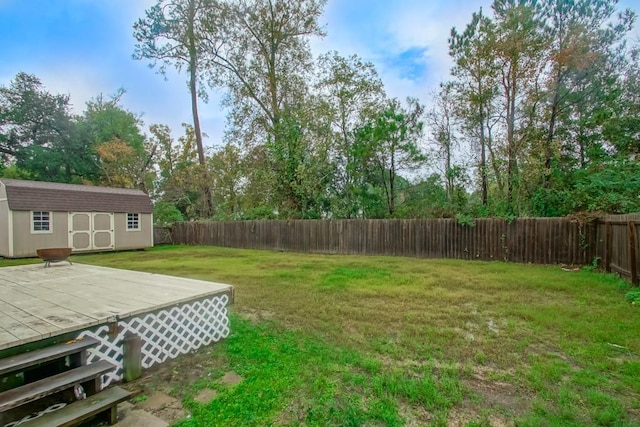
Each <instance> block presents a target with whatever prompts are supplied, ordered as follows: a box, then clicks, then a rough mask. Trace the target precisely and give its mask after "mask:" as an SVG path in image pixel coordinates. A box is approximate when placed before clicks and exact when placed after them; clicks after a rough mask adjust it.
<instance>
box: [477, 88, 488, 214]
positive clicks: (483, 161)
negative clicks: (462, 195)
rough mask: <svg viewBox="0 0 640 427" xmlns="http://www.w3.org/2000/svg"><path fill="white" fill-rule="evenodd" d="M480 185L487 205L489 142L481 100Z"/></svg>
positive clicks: (483, 203) (479, 91)
mask: <svg viewBox="0 0 640 427" xmlns="http://www.w3.org/2000/svg"><path fill="white" fill-rule="evenodd" d="M481 90H482V89H481V86H480V85H479V87H478V93H482V92H481ZM479 118H480V120H479V122H480V187H481V190H480V192H481V194H482V206H487V204H488V197H489V196H488V189H487V187H488V185H487V151H486V146H487V143H486V141H485V135H484V105H483V103H482V101H481V102H480V117H479Z"/></svg>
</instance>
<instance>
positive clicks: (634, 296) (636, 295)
mask: <svg viewBox="0 0 640 427" xmlns="http://www.w3.org/2000/svg"><path fill="white" fill-rule="evenodd" d="M624 297H625V298H626V299H627V301H629V302H631V303H637V304H640V290H639V289H634V290H632V291H629V292H627V293H626V294H625V295H624Z"/></svg>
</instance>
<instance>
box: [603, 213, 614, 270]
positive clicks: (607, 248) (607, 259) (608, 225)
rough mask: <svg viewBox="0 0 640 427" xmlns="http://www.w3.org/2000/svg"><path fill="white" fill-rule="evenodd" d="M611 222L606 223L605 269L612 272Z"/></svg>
mask: <svg viewBox="0 0 640 427" xmlns="http://www.w3.org/2000/svg"><path fill="white" fill-rule="evenodd" d="M611 239H612V236H611V222H610V221H605V223H604V271H606V272H607V273H611Z"/></svg>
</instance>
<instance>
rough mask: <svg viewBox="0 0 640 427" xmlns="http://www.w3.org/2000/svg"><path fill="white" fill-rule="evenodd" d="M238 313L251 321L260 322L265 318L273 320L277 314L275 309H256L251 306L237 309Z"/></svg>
mask: <svg viewBox="0 0 640 427" xmlns="http://www.w3.org/2000/svg"><path fill="white" fill-rule="evenodd" d="M237 312H238V314H240V315H241V316H242V317H244V318H245V319H247V320H248V321H250V322H251V323H254V324H255V323H260V322H262V321H263V320H271V319H273V317H274V316H275V313H274V312H273V311H269V310H254V309H251V308H245V309H243V310H237Z"/></svg>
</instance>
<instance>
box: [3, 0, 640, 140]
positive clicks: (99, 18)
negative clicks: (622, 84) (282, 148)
mask: <svg viewBox="0 0 640 427" xmlns="http://www.w3.org/2000/svg"><path fill="white" fill-rule="evenodd" d="M291 1H296V0H291ZM155 2H156V0H0V85H7V84H8V83H9V82H10V81H11V79H12V78H13V77H14V76H15V75H16V74H17V73H18V72H20V71H24V72H27V73H30V74H34V75H36V76H37V77H38V78H40V80H41V81H42V83H43V84H44V86H45V88H46V89H47V90H49V91H50V92H52V93H63V94H68V95H70V98H71V103H72V108H73V111H74V112H75V113H81V112H82V111H83V110H84V106H85V103H86V102H87V101H88V100H90V99H92V98H94V97H95V96H97V95H98V94H103V95H105V96H108V95H110V94H114V93H116V91H117V90H118V89H119V88H124V89H125V90H126V94H125V96H124V97H123V98H122V103H121V104H122V106H123V107H124V108H126V109H128V110H130V111H132V112H134V113H136V114H139V115H141V116H142V120H143V121H144V123H145V130H146V129H148V126H149V125H151V124H154V123H161V124H167V125H169V126H170V127H171V129H172V130H173V135H174V136H176V137H177V136H179V135H180V134H181V133H182V129H181V124H182V123H189V122H191V115H190V113H191V109H190V100H189V92H188V89H187V85H186V76H185V75H184V74H182V75H180V74H178V73H177V72H175V71H171V72H169V73H167V75H166V78H165V77H164V76H161V75H159V74H157V73H156V70H154V69H151V68H150V67H149V66H148V65H149V64H148V63H147V62H145V61H136V60H133V59H132V53H133V49H134V44H135V40H134V38H133V35H132V33H133V29H132V25H133V23H134V22H135V21H136V20H137V19H138V18H140V17H142V16H143V15H144V11H145V9H147V8H149V7H150V6H151V5H152V4H154V3H155ZM490 5H491V1H490V0H393V1H390V0H328V2H327V5H326V7H325V12H324V14H323V16H322V17H321V18H320V23H321V24H322V25H324V26H325V29H326V32H327V36H326V37H325V38H323V39H312V40H311V43H310V45H311V49H312V52H313V53H314V55H316V56H318V55H321V54H323V53H325V52H327V51H332V50H336V51H338V52H339V53H340V54H341V55H343V56H349V55H352V54H357V55H359V56H360V57H361V58H363V59H364V60H366V61H370V62H372V63H373V64H374V65H375V66H376V69H377V71H378V73H379V74H380V77H381V78H382V80H383V82H384V84H385V88H386V91H387V94H388V95H389V96H392V97H398V98H401V99H403V98H405V97H407V96H413V97H417V98H419V99H420V100H421V101H422V102H423V103H425V104H429V99H430V93H431V92H432V91H433V90H435V89H436V88H437V86H438V84H439V83H440V82H442V81H444V80H446V79H447V77H448V74H449V69H450V67H451V61H450V59H449V56H448V44H447V38H448V36H449V34H450V31H451V28H452V27H454V26H455V27H457V28H464V26H465V25H466V24H467V23H468V22H469V21H470V19H471V15H472V13H473V12H476V11H478V10H479V9H480V7H483V8H484V9H485V10H489V9H490ZM620 7H621V8H622V7H630V8H632V9H633V10H635V11H640V0H625V1H621V2H620ZM634 38H635V39H640V33H638V30H636V34H635V36H634ZM221 96H222V92H220V91H218V92H213V93H211V94H210V100H209V103H208V104H202V105H201V120H202V128H203V132H205V133H206V134H207V139H206V141H205V143H206V144H207V145H208V146H220V145H221V144H222V138H223V134H224V127H225V115H226V113H225V111H223V110H222V109H221V107H220V105H219V103H220V99H221Z"/></svg>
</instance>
